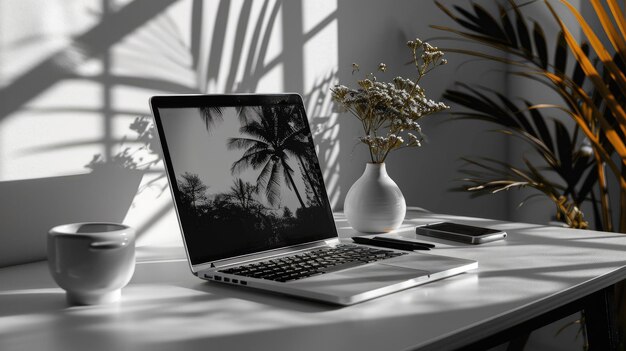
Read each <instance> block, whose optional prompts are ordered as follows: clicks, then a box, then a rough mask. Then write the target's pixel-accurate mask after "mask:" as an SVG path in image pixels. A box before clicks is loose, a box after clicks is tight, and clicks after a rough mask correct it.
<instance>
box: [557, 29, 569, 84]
mask: <svg viewBox="0 0 626 351" xmlns="http://www.w3.org/2000/svg"><path fill="white" fill-rule="evenodd" d="M566 68H567V43H566V42H565V36H564V35H563V31H559V36H558V39H557V41H556V49H555V51H554V71H555V72H556V73H557V74H559V75H563V74H565V69H566Z"/></svg>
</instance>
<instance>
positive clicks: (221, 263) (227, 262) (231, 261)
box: [193, 238, 339, 272]
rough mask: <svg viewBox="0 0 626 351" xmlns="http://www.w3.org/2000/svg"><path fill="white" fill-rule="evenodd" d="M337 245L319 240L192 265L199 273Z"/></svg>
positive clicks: (334, 239) (334, 242) (335, 242)
mask: <svg viewBox="0 0 626 351" xmlns="http://www.w3.org/2000/svg"><path fill="white" fill-rule="evenodd" d="M337 244H339V238H333V239H328V240H320V241H315V242H312V243H306V244H301V245H294V246H290V247H287V248H280V249H276V250H270V251H265V252H262V253H256V254H250V255H245V256H238V257H233V258H228V259H224V260H218V261H214V262H207V263H203V264H199V265H194V266H193V271H194V272H199V271H201V270H204V269H209V268H221V267H226V266H232V265H239V264H243V263H246V262H250V261H257V260H266V259H269V258H273V257H277V256H284V255H288V254H292V253H296V252H298V251H305V250H311V249H315V248H319V247H326V246H332V245H337Z"/></svg>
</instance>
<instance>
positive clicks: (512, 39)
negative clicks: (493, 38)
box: [498, 5, 518, 49]
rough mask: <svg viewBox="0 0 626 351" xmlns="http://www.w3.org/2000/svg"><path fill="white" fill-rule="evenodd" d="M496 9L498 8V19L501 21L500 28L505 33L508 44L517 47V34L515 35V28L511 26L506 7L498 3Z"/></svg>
mask: <svg viewBox="0 0 626 351" xmlns="http://www.w3.org/2000/svg"><path fill="white" fill-rule="evenodd" d="M498 9H499V10H500V20H501V22H502V29H503V30H504V33H505V34H506V37H507V38H508V40H509V45H510V46H511V47H512V48H514V49H517V47H518V46H517V45H518V44H517V35H515V28H513V23H511V18H510V17H509V14H508V13H507V11H506V9H505V8H504V7H503V6H502V5H498Z"/></svg>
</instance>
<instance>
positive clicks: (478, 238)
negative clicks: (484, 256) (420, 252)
mask: <svg viewBox="0 0 626 351" xmlns="http://www.w3.org/2000/svg"><path fill="white" fill-rule="evenodd" d="M415 233H416V234H419V235H426V236H432V237H434V238H440V239H446V240H453V241H458V242H462V243H466V244H474V245H477V244H482V243H487V242H490V241H495V240H500V239H504V238H505V237H506V232H503V231H501V230H497V229H491V228H483V227H475V226H471V225H466V224H458V223H452V222H439V223H432V224H426V225H423V226H419V227H416V228H415Z"/></svg>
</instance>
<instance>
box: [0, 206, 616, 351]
mask: <svg viewBox="0 0 626 351" xmlns="http://www.w3.org/2000/svg"><path fill="white" fill-rule="evenodd" d="M440 220H455V221H457V222H460V223H466V224H473V225H482V226H485V225H486V226H493V227H494V228H498V229H503V230H506V231H507V232H508V234H509V236H508V237H507V239H506V240H505V241H499V242H492V243H488V244H484V245H480V246H469V245H464V244H457V243H453V242H449V241H443V240H441V241H440V240H437V239H432V238H427V237H420V238H419V240H420V241H429V242H433V243H435V244H437V248H436V249H434V250H433V251H431V253H432V254H441V255H448V256H455V257H461V258H468V259H473V260H477V261H478V262H479V268H478V269H477V270H474V271H470V272H469V273H465V274H462V275H458V276H455V277H451V278H448V279H445V280H441V281H437V282H433V283H431V284H427V285H423V286H420V287H416V288H412V289H408V290H405V291H401V292H398V293H394V294H391V295H387V296H384V297H381V298H378V299H374V300H371V301H367V302H364V303H361V304H357V305H354V306H349V307H343V308H339V307H335V306H328V305H324V304H319V303H315V302H308V301H304V300H299V299H295V298H290V297H284V296H278V295H273V294H269V293H263V292H253V291H250V290H249V289H236V288H233V287H230V286H222V285H220V284H216V283H207V282H204V281H201V280H199V279H198V278H196V277H194V276H193V275H192V274H191V273H190V271H189V269H188V266H187V262H186V261H185V260H184V259H181V257H183V256H184V253H183V251H182V248H181V247H174V248H171V249H167V248H152V249H153V250H149V249H146V248H138V263H137V268H136V271H135V275H134V277H133V280H132V281H131V283H130V284H129V285H128V286H127V287H126V288H124V290H123V296H122V301H121V302H120V303H119V304H113V305H108V306H107V305H105V306H89V307H69V306H67V305H66V303H65V296H64V292H63V291H62V290H61V289H60V288H58V287H57V286H56V285H55V284H54V282H53V281H52V278H51V277H50V275H49V273H48V271H47V265H46V262H38V263H32V264H25V265H20V266H13V267H8V268H2V269H0V350H4V351H10V350H82V349H88V350H90V351H96V350H122V349H126V350H151V351H154V350H172V349H180V350H196V349H197V350H205V349H207V348H208V349H212V350H242V349H256V350H295V349H297V350H350V349H358V350H403V349H407V348H420V347H421V348H423V349H442V348H452V347H455V346H462V345H465V344H467V343H470V342H472V341H476V340H477V339H479V338H481V337H484V336H487V335H490V334H492V333H495V332H497V331H500V330H503V329H505V328H507V327H510V326H513V325H515V324H517V323H520V322H522V321H524V320H526V319H529V318H532V317H534V316H537V315H539V314H541V313H544V312H546V311H548V310H551V309H553V308H555V307H558V306H560V305H563V304H566V303H568V302H571V301H574V300H576V299H578V298H581V297H583V296H585V295H587V294H590V293H591V292H594V291H596V290H599V289H601V288H603V287H606V286H609V285H611V284H613V283H615V282H617V281H620V280H622V279H624V278H626V236H624V235H620V234H613V233H604V232H593V231H582V230H569V229H564V228H557V227H545V226H538V225H531V224H521V223H506V222H499V221H492V220H483V219H476V218H467V217H456V216H448V215H436V214H424V213H417V212H409V213H408V214H407V220H406V221H405V223H404V224H403V226H402V227H401V228H400V229H399V230H398V231H396V232H395V233H394V234H391V235H399V236H402V237H408V238H415V234H413V233H414V229H413V227H414V226H415V225H416V224H424V223H429V222H434V221H440ZM337 224H338V228H339V231H340V235H341V237H343V238H347V237H350V236H352V235H354V234H355V233H354V232H353V231H352V230H351V229H350V228H349V227H348V225H347V222H346V221H345V219H343V217H342V216H340V215H338V216H337ZM444 345H445V346H444Z"/></svg>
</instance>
